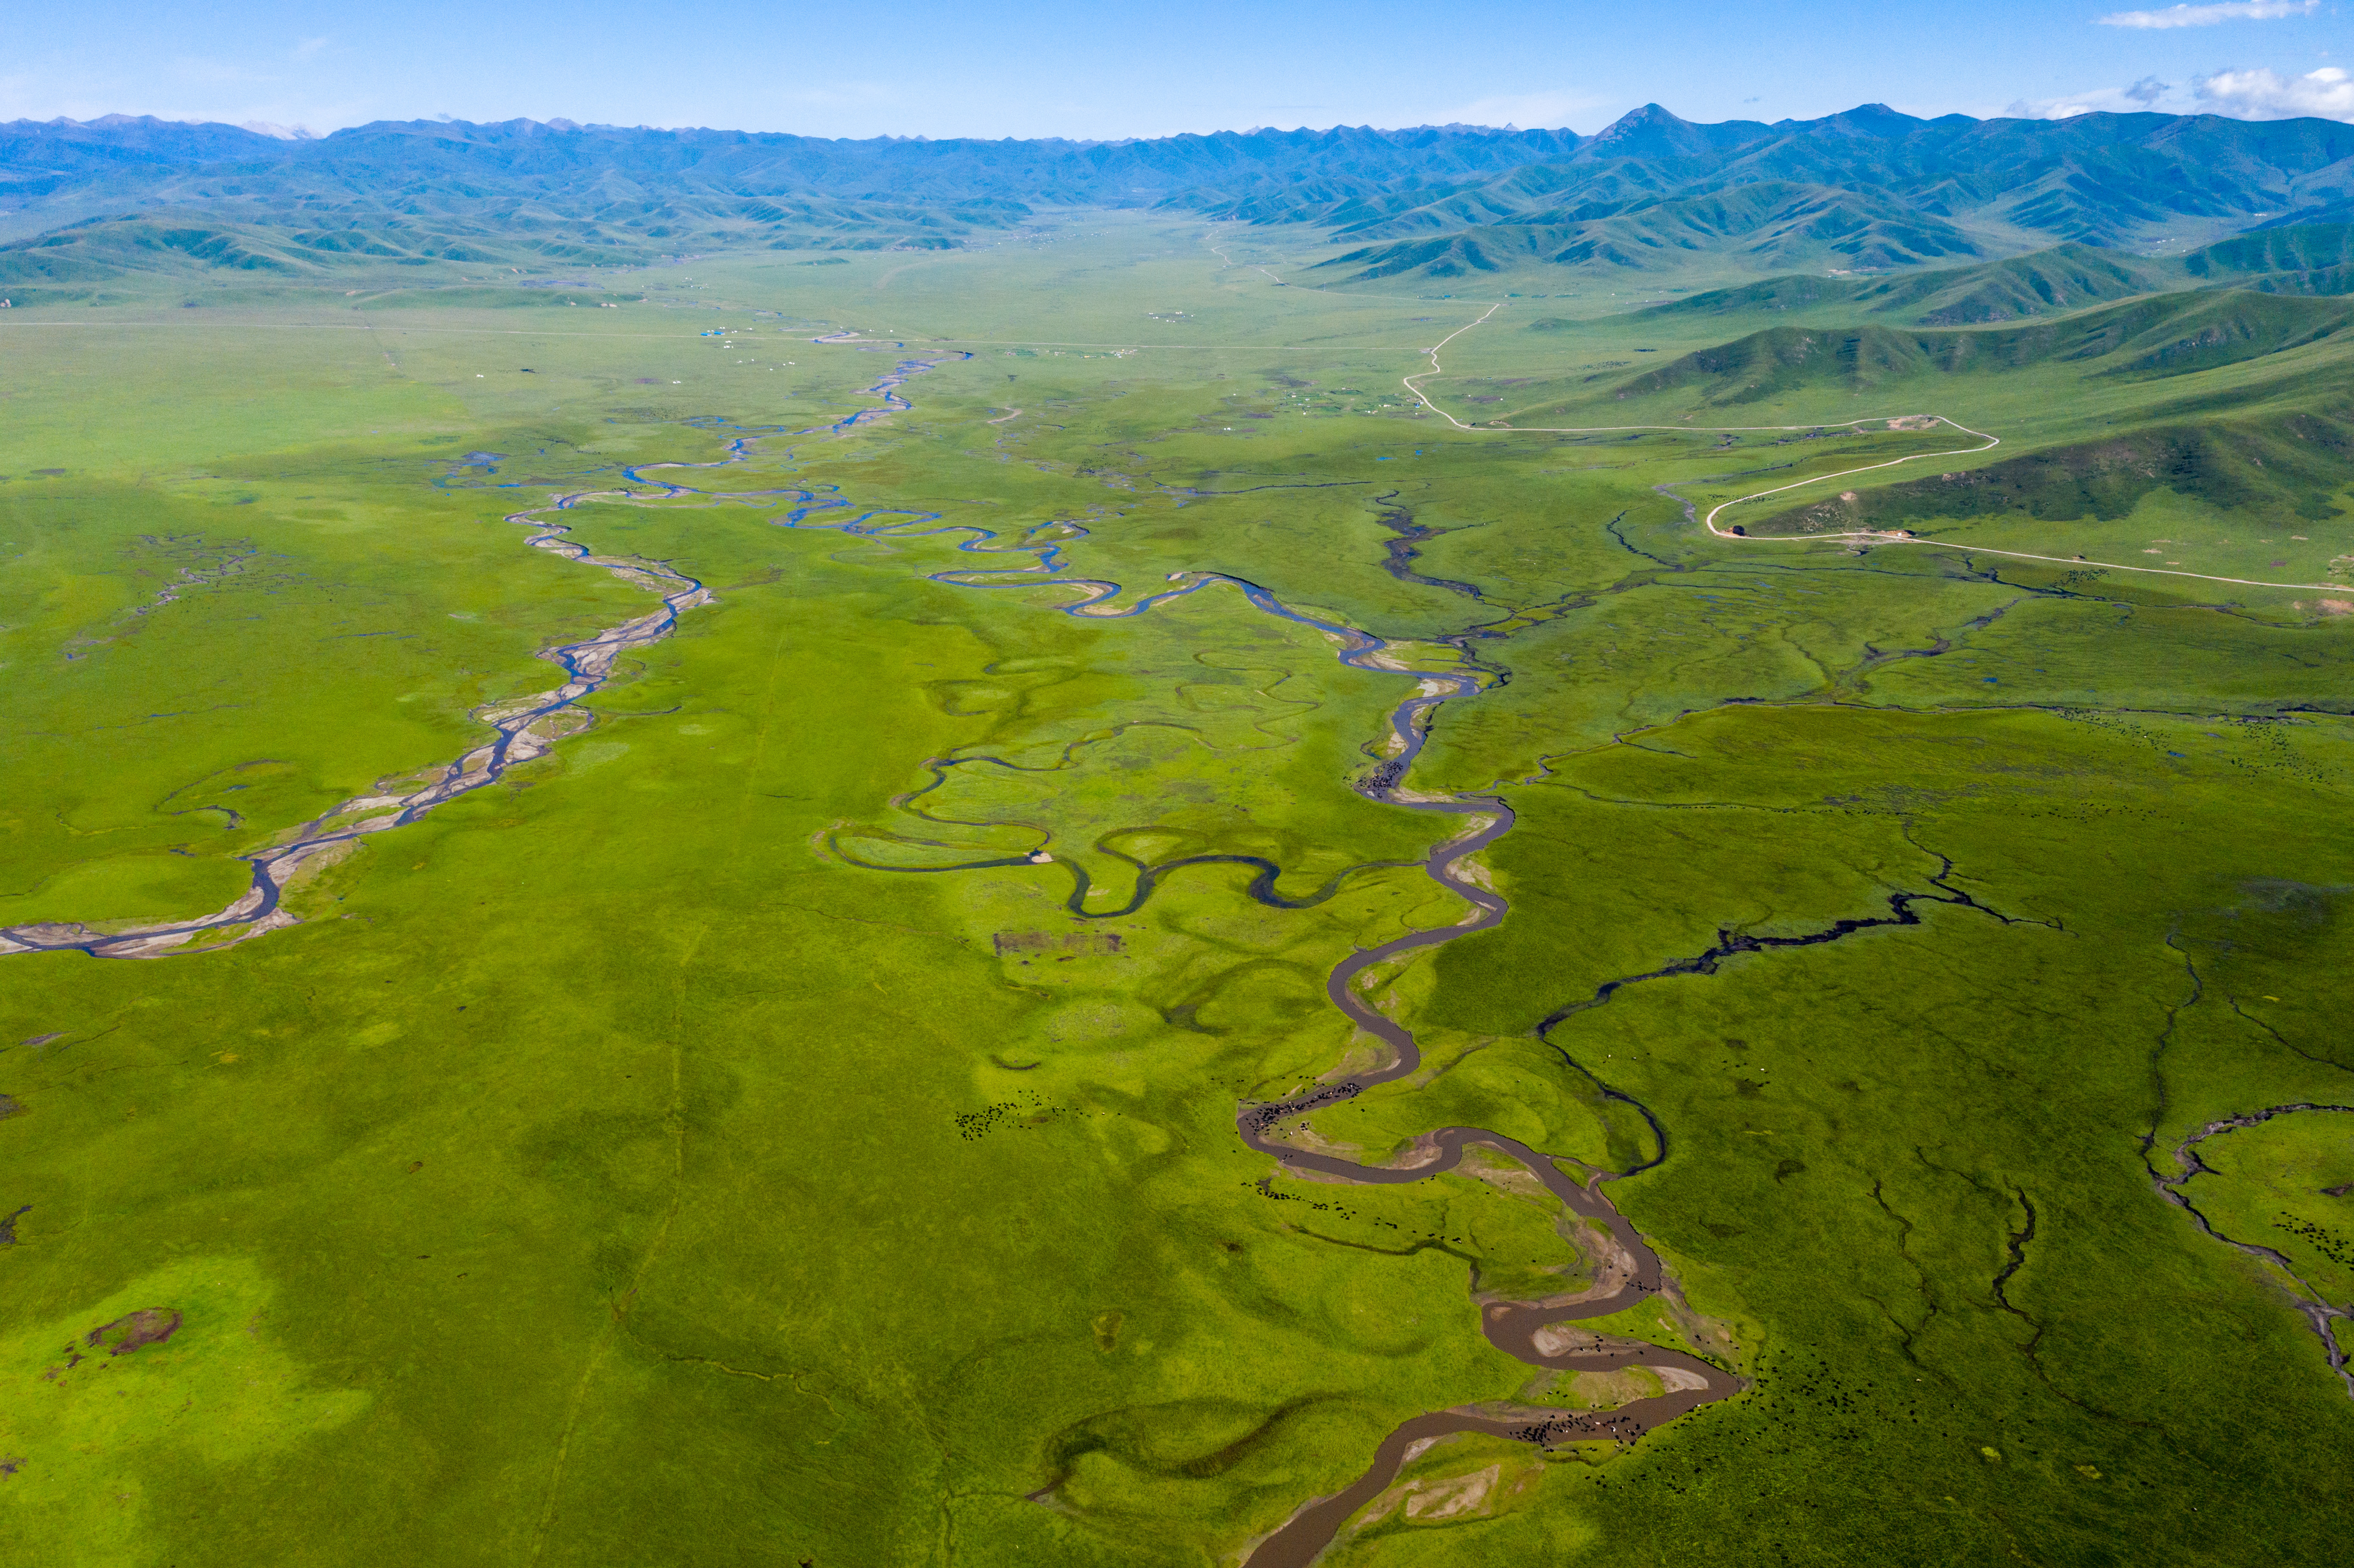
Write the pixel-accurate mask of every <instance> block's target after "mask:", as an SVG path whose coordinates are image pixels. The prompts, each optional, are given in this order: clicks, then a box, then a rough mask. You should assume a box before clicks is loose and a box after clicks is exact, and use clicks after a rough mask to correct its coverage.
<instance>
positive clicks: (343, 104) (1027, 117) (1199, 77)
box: [0, 0, 2354, 137]
mask: <svg viewBox="0 0 2354 1568" xmlns="http://www.w3.org/2000/svg"><path fill="white" fill-rule="evenodd" d="M2345 3H2346V4H2354V0H2345ZM11 9H12V11H13V13H14V14H13V15H12V16H10V18H9V23H8V26H7V29H6V32H5V37H0V120H6V119H15V118H17V117H27V118H32V119H48V118H50V117H51V116H54V115H59V114H62V115H66V116H69V117H70V118H75V119H88V118H90V117H92V116H95V115H99V114H103V113H108V112H114V111H120V112H125V113H133V114H139V113H149V114H157V115H161V116H164V117H165V118H167V119H190V120H220V121H227V122H230V123H244V122H257V121H258V122H270V123H275V124H281V125H290V126H291V125H302V126H307V127H310V128H312V129H313V130H315V131H320V132H324V131H329V130H333V129H334V128H336V127H338V126H344V125H351V124H357V123H360V122H366V121H368V120H376V119H419V118H425V117H429V116H431V115H435V114H451V115H454V116H456V117H457V118H460V119H464V120H504V119H510V118H513V117H514V116H517V115H528V116H530V117H532V118H534V119H541V120H545V119H552V118H555V117H557V116H567V117H569V118H571V119H574V120H578V121H581V122H599V121H601V122H610V123H615V124H623V125H637V124H647V125H710V126H721V127H728V128H734V129H742V130H755V131H796V132H804V133H807V134H811V135H825V136H872V135H881V134H896V135H926V136H952V135H970V136H990V137H996V136H1044V135H1060V136H1076V137H1118V136H1156V135H1165V134H1168V133H1170V132H1179V131H1213V130H1221V129H1243V128H1247V127H1249V126H1254V125H1283V126H1291V125H1300V124H1307V125H1315V126H1324V125H1332V124H1352V125H1354V124H1373V125H1384V126H1390V125H1412V124H1420V123H1426V122H1447V121H1454V120H1460V121H1469V122H1482V123H1488V124H1502V123H1504V122H1508V121H1509V122H1516V123H1518V124H1521V125H1549V126H1568V127H1570V128H1572V129H1575V130H1578V131H1582V132H1593V131H1595V130H1597V129H1599V128H1600V127H1601V126H1603V125H1605V124H1606V123H1608V122H1610V121H1611V120H1613V119H1615V118H1617V116H1618V115H1619V114H1621V113H1623V112H1624V111H1627V110H1628V109H1630V108H1634V107H1636V106H1638V105H1639V104H1641V103H1643V102H1645V101H1658V102H1659V103H1662V104H1665V105H1666V106H1667V107H1668V108H1670V109H1671V110H1673V111H1675V112H1677V113H1679V114H1681V115H1682V116H1684V117H1685V118H1686V119H1691V120H1708V121H1714V120H1725V119H1735V118H1740V119H1762V120H1778V119H1783V118H1786V117H1787V118H1798V119H1803V118H1807V117H1809V116H1813V115H1818V114H1824V113H1829V112H1831V111H1836V110H1840V109H1844V108H1848V107H1850V106H1852V105H1854V104H1857V103H1862V102H1871V101H1883V102H1887V103H1891V104H1893V105H1895V106H1896V107H1897V108H1899V109H1903V110H1905V111H1909V112H1913V113H1916V114H1940V113H1946V112H1949V111H1959V112H1962V113H1967V114H1975V115H1980V116H1986V115H1996V114H2005V113H2010V114H2047V115H2048V114H2055V113H2062V112H2076V111H2084V110H2085V109H2130V108H2138V107H2144V106H2147V107H2155V108H2159V109H2165V110H2171V111H2188V110H2193V109H2205V110H2210V111H2215V112H2220V113H2228V114H2236V115H2241V116H2246V117H2257V118H2273V117H2278V116H2283V115H2287V114H2295V113H2314V114H2326V115H2328V116H2329V117H2331V118H2333V119H2338V120H2349V121H2354V78H2349V76H2348V74H2347V69H2346V68H2347V66H2348V65H2354V32H2349V22H2348V19H2347V16H2346V13H2345V10H2344V8H2343V5H2342V4H2341V0H2219V3H2215V4H2203V5H2163V6H2142V7H2120V6H2118V5H2114V4H2102V3H2098V0H2090V3H2088V0H1977V3H1975V4H1970V5H1954V4H1951V3H1950V0H1941V3H1938V4H1925V3H1920V0H1811V3H1808V0H1751V3H1748V4H1724V3H1714V4H1695V3H1691V0H1615V3H1612V4H1593V3H1589V0H1549V3H1544V4H1534V5H1532V4H1526V3H1523V4H1515V5H1505V4H1495V3H1491V0H1453V3H1451V4H1448V5H1432V4H1429V3H1428V0H1416V3H1415V4H1412V5H1408V4H1404V3H1397V0H1295V3H1286V0H1255V3H1252V4H1239V3H1234V0H1199V3H1197V4H1194V5H1188V6H1182V7H1180V6H1115V5H1102V4H1097V5H1073V4H1066V3H1063V0H1034V3H1033V4H1029V5H986V4H965V5H947V4H938V3H934V0H898V3H896V4H884V5H863V6H862V5H830V6H815V5H800V6H794V7H790V8H785V7H779V6H776V5H760V4H751V3H747V0H705V3H704V4H701V5H695V6H693V7H685V6H663V7H654V6H649V5H617V4H613V3H612V0H574V3H572V4H567V5H561V6H557V5H546V4H544V3H541V0H511V3H510V4H506V5H484V4H480V3H476V4H471V5H458V4H455V3H453V0H409V3H408V4H404V5H373V6H367V7H359V6H355V5H350V4H348V3H345V4H337V5H325V4H318V3H315V0H213V3H212V4H196V5H191V4H188V3H187V0H171V3H169V4H164V3H159V0H91V3H90V4H84V5H64V4H56V3H52V4H48V5H34V4H20V5H16V6H14V7H12V8H11Z"/></svg>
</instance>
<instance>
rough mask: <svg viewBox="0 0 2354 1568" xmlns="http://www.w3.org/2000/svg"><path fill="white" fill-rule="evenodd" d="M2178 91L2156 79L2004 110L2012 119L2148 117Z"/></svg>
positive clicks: (2022, 101) (2021, 102)
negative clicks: (2095, 116) (2170, 95)
mask: <svg viewBox="0 0 2354 1568" xmlns="http://www.w3.org/2000/svg"><path fill="white" fill-rule="evenodd" d="M2173 90H2174V89H2173V88H2172V87H2171V86H2169V85H2168V83H2166V82H2162V81H2160V80H2158V78H2156V77H2154V76H2146V77H2144V78H2142V79H2140V80H2139V81H2137V82H2136V83H2134V84H2133V85H2132V86H2131V87H2096V88H2094V89H2092V90H2089V91H2085V92H2076V93H2070V94H2068V95H2067V96H2065V97H2062V98H2037V99H2024V98H2022V99H2020V100H2019V101H2016V102H2014V103H2012V104H2011V105H2010V106H2009V108H2007V109H2005V110H2004V111H2003V114H2004V116H2005V117H2007V118H2009V119H2012V120H2069V119H2073V118H2074V117H2075V116H2076V115H2079V114H2145V113H2148V112H2151V111H2157V110H2158V104H2159V101H2161V100H2163V99H2164V98H2165V97H2166V95H2167V94H2168V93H2169V92H2172V91H2173ZM2161 112H2162V111H2161Z"/></svg>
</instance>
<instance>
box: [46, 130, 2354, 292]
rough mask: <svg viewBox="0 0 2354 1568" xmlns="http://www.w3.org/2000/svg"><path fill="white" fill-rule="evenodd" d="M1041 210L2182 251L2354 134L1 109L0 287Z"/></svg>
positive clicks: (1862, 257) (1564, 241)
mask: <svg viewBox="0 0 2354 1568" xmlns="http://www.w3.org/2000/svg"><path fill="white" fill-rule="evenodd" d="M1042 206H1045V207H1161V208H1164V209H1169V210H1173V211H1181V212H1187V213H1195V214H1200V215H1202V216H1204V217H1216V218H1224V219H1231V220H1235V221H1239V222H1246V223H1252V224H1263V225H1278V224H1280V225H1300V226H1306V227H1308V228H1311V229H1313V230H1315V231H1317V232H1318V237H1319V238H1320V239H1322V238H1329V239H1330V240H1331V241H1332V242H1334V243H1339V244H1341V245H1347V246H1350V249H1348V250H1347V251H1346V253H1345V254H1343V255H1341V257H1339V258H1338V259H1337V260H1333V261H1331V262H1327V263H1325V264H1324V267H1323V268H1322V269H1321V275H1322V276H1324V277H1326V278H1329V279H1331V280H1332V281H1339V282H1349V281H1373V280H1383V279H1398V278H1409V279H1419V280H1431V279H1446V278H1449V277H1463V276H1469V275H1474V274H1479V273H1490V272H1498V271H1504V270H1519V269H1539V270H1543V269H1548V268H1554V267H1568V268H1576V269H1580V270H1608V271H1616V270H1633V271H1646V272H1649V271H1659V270H1684V269H1689V268H1691V267H1693V266H1695V265H1702V266H1705V267H1708V268H1712V269H1714V270H1717V271H1720V272H1729V273H1734V274H1738V273H1742V272H1748V273H1752V274H1762V273H1769V272H1777V271H1779V272H1787V271H1793V270H1818V271H1820V270H1827V269H1828V270H1839V271H1845V272H1850V273H1871V272H1875V271H1884V270H1896V269H1907V268H1914V267H1920V266H1923V265H1925V264H1942V265H1944V266H1946V267H1952V266H1954V265H1956V264H1957V263H1967V262H1970V261H1975V260H1988V259H1999V258H2004V257H2009V256H2017V255H2021V254H2025V253H2028V252H2031V251H2040V250H2047V249H2051V248H2052V246H2054V245H2055V244H2059V243H2063V242H2064V243H2068V244H2073V245H2076V246H2080V247H2089V248H2093V249H2099V250H2106V251H2112V252H2115V251H2123V252H2127V253H2140V254H2147V253H2149V252H2152V251H2154V250H2157V249H2160V248H2161V247H2165V246H2169V245H2170V246H2172V247H2174V248H2176V249H2177V250H2178V251H2181V252H2187V251H2190V250H2192V249H2198V248H2200V247H2202V246H2206V245H2209V244H2211V243H2213V242H2214V241H2217V240H2220V239H2223V238H2226V237H2229V236H2232V235H2236V234H2241V233H2243V232H2247V231H2252V230H2253V231H2262V230H2264V229H2266V228H2285V227H2289V226H2309V225H2313V224H2317V223H2343V222H2344V221H2346V220H2347V219H2348V218H2349V217H2354V126H2349V125H2343V124H2339V123H2338V122H2332V121H2325V120H2288V121H2273V122H2246V121H2237V120H2227V119H2222V118H2220V117H2217V116H2213V115H2167V114H2087V115H2081V116H2078V117H2076V118H2074V119H2070V120H2063V121H2029V120H1988V121H1978V120H1971V119H1968V118H1967V117H1964V116H1960V115H1948V116H1946V117H1944V118H1941V119H1936V120H1920V119H1915V118H1913V117H1911V116H1909V115H1903V114H1899V113H1897V112H1896V111H1893V110H1891V109H1888V108H1885V107H1883V106H1881V105H1866V106H1864V107H1861V108H1859V109H1854V110H1850V111H1847V112H1846V113H1843V114H1835V115H1831V116H1829V117H1828V118H1826V119H1821V120H1811V121H1782V122H1776V123H1774V124H1770V125H1769V124H1764V123H1760V122H1749V121H1734V122H1726V123H1723V124H1718V125H1695V124H1692V123H1690V122H1686V121H1682V120H1680V119H1678V118H1676V116H1674V115H1672V114H1670V113H1669V112H1668V111H1666V110H1664V109H1661V108H1659V106H1657V105H1656V104H1654V105H1649V106H1647V107H1645V108H1643V109H1640V110H1637V111H1634V112H1633V113H1631V114H1628V116H1626V117H1625V118H1624V119H1622V120H1620V121H1619V122H1617V123H1616V124H1614V125H1612V126H1610V127H1609V128H1608V129H1607V130H1606V131H1604V132H1601V133H1600V134H1598V135H1596V136H1592V137H1581V136H1579V135H1577V134H1576V133H1575V132H1568V131H1522V130H1516V129H1510V128H1507V129H1504V130H1493V129H1489V128H1485V127H1478V126H1457V125H1449V126H1424V127H1419V128H1416V129H1413V130H1405V131H1377V130H1373V129H1370V128H1357V129H1349V128H1345V127H1342V128H1336V129H1333V130H1329V131H1268V130H1261V131H1251V132H1220V133H1217V134H1214V135H1206V136H1202V135H1186V136H1172V137H1165V138H1161V139H1157V140H1150V141H1125V142H1102V143H1084V142H1069V141H1051V140H1050V141H1026V142H1017V141H1011V140H1008V141H1002V142H985V141H976V140H949V141H926V140H922V139H893V138H881V139H876V140H871V141H860V142H850V141H827V140H823V139H820V138H812V137H803V136H791V135H769V134H751V133H747V132H724V131H705V130H689V131H656V130H647V129H643V128H638V129H626V128H621V127H615V126H604V125H588V126H582V125H575V124H573V123H571V122H567V121H561V120H559V121H553V122H545V123H543V122H535V121H529V120H515V121H509V122H504V123H499V124H489V125H477V124H470V123H466V122H441V121H412V122H378V123H376V124H371V125H364V126H359V127H355V128H354V129H351V130H346V131H338V132H334V134H333V135H329V136H323V137H318V138H313V139H303V138H299V137H291V136H289V135H287V134H285V133H283V132H281V130H280V128H277V127H264V128H260V129H245V128H240V127H236V126H228V125H217V124H201V125H192V124H182V123H176V122H166V121H159V120H154V119H152V118H131V117H127V116H121V115H110V116H108V117H106V118H105V119H103V120H98V121H90V122H73V121H50V122H29V121H21V120H20V121H16V122H12V123H8V124H5V125H0V221H5V222H7V223H8V224H9V226H10V227H11V228H12V229H13V231H14V232H16V233H17V234H19V235H23V236H27V238H20V239H18V240H16V242H15V243H13V244H10V245H7V246H5V247H0V283H5V284H10V285H16V286H23V285H40V284H50V285H71V284H76V283H87V282H90V281H95V280H101V279H105V278H111V277H119V276H122V275H123V274H124V273H126V272H141V271H149V272H153V271H176V270H188V269H199V270H201V269H211V268H231V269H242V270H249V271H256V272H262V273H285V274H290V275H295V274H303V273H309V272H313V271H316V272H334V271H342V270H350V269H354V268H362V267H389V266H410V267H422V268H429V269H434V270H435V273H436V275H438V274H439V273H440V272H443V271H447V270H451V269H453V268H454V269H458V270H465V269H470V268H472V269H479V268H481V267H483V266H488V265H496V266H502V267H521V268H524V269H525V270H534V269H544V268H546V267H547V266H551V265H553V266H564V267H578V266H581V265H587V264H594V263H599V262H611V263H620V264H631V263H638V262H642V261H646V260H653V259H656V258H659V257H663V256H669V255H676V254H681V253H684V252H689V251H695V252H705V251H710V250H715V249H737V248H747V247H764V248H774V249H809V248H820V249H824V248H864V249H880V248H901V247H904V248H945V247H956V246H960V245H967V244H972V243H976V242H981V241H985V240H988V239H990V238H994V237H995V236H997V235H999V234H1002V232H1003V231H1004V230H1006V229H1007V228H1010V227H1012V226H1014V225H1018V224H1019V223H1020V222H1021V221H1022V220H1023V218H1025V217H1028V216H1029V215H1030V213H1031V211H1032V210H1033V209H1034V207H1042ZM1352 242H1356V243H1353V244H1352ZM2233 254H2235V255H2236V254H2240V252H2234V253H2233ZM2249 254H2253V252H2250V253H2249ZM2211 268H2213V269H2219V270H2220V272H2221V273H2236V272H2262V273H2264V274H2267V275H2270V274H2274V273H2285V272H2289V271H2299V272H2304V273H2316V272H2326V271H2327V270H2329V269H2330V268H2336V269H2338V272H2339V273H2340V274H2342V272H2343V265H2342V262H2330V263H2327V264H2325V265H2324V266H2322V267H2319V268H2317V267H2311V266H2306V267H2299V268H2271V267H2265V268H2254V269H2251V268H2245V267H2241V266H2239V265H2237V264H2236V263H2232V262H2228V261H2226V260H2221V258H2220V250H2219V252H2218V256H2217V258H2215V259H2212V260H2211ZM2326 281H2327V280H2326V279H2319V280H2315V281H2309V282H2308V284H2307V285H2306V286H2305V287H2302V288H2291V289H2289V290H2288V291H2316V290H2317V288H2318V287H2319V284H2320V283H2322V282H2326Z"/></svg>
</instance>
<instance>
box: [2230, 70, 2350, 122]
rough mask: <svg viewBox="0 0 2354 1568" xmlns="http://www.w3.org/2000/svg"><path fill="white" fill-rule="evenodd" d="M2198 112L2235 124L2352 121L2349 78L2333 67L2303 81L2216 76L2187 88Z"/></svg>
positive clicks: (2272, 75)
mask: <svg viewBox="0 0 2354 1568" xmlns="http://www.w3.org/2000/svg"><path fill="white" fill-rule="evenodd" d="M2190 85H2191V89H2192V90H2193V91H2195V92H2197V93H2198V95H2199V102H2200V106H2201V107H2202V108H2205V109H2208V110H2210V111H2212V112H2214V113H2217V114H2229V115H2232V116H2233V117H2235V118H2237V119H2241V120H2293V119H2296V118H2297V117H2299V116H2302V115H2307V114H2310V115H2314V116H2317V117H2318V118H2320V119H2323V120H2345V121H2354V77H2349V75H2348V74H2347V73H2346V72H2345V71H2342V70H2340V69H2338V67H2336V66H2324V67H2322V68H2321V69H2319V70H2313V71H2307V72H2306V73H2305V74H2304V75H2303V76H2283V75H2281V74H2280V72H2278V71H2275V70H2265V69H2261V68H2259V69H2255V70H2219V71H2217V72H2216V73H2215V74H2214V75H2213V76H2202V77H2200V79H2198V80H2196V81H2194V82H2192V83H2191V84H2190Z"/></svg>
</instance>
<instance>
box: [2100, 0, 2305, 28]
mask: <svg viewBox="0 0 2354 1568" xmlns="http://www.w3.org/2000/svg"><path fill="white" fill-rule="evenodd" d="M2320 7H2321V0H2223V3H2222V4H2220V5H2168V7H2166V9H2164V10H2162V11H2112V12H2110V13H2109V14H2108V15H2107V16H2103V17H2101V18H2100V19H2099V20H2100V25H2101V26H2104V27H2211V26H2215V24H2217V23H2218V22H2270V21H2274V20H2276V19H2277V18H2279V17H2282V16H2312V15H2313V14H2314V12H2316V11H2317V10H2319V9H2320Z"/></svg>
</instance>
